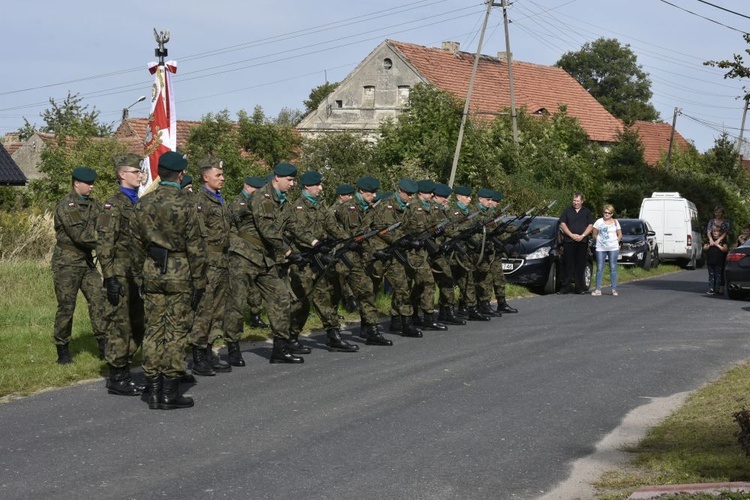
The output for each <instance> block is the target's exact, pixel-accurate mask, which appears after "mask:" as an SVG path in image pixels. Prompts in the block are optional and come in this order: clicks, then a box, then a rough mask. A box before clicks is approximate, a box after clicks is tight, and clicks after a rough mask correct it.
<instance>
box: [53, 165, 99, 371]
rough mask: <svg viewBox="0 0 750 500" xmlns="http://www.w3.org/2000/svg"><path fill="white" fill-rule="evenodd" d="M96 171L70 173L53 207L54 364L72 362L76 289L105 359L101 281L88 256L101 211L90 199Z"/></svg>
mask: <svg viewBox="0 0 750 500" xmlns="http://www.w3.org/2000/svg"><path fill="white" fill-rule="evenodd" d="M95 180H96V172H95V171H93V170H92V169H90V168H87V167H77V168H76V169H74V170H73V174H72V186H73V189H72V190H71V192H70V193H69V194H68V195H67V196H66V197H65V198H63V199H62V200H60V202H59V203H58V204H57V207H56V208H55V217H54V221H55V222H54V223H55V239H56V240H57V243H56V245H55V250H54V252H53V254H52V280H53V283H54V286H55V295H56V296H57V313H56V314H55V325H54V333H53V337H54V340H55V346H56V348H57V362H58V363H59V364H61V365H64V364H68V363H72V362H73V359H72V358H71V357H70V351H69V350H68V344H69V343H70V334H71V331H72V329H73V313H74V312H75V308H76V298H77V296H78V290H81V291H82V292H83V296H84V297H86V301H87V302H88V304H89V318H90V319H91V326H92V327H93V330H94V338H96V343H97V345H98V346H99V359H104V349H105V344H106V324H105V323H104V319H103V314H102V299H103V296H102V278H101V275H100V274H99V271H98V270H97V269H96V264H95V263H94V257H93V255H92V253H91V251H92V250H94V248H95V247H96V220H97V218H98V217H99V212H100V211H101V205H100V204H99V202H98V201H96V200H95V199H93V198H91V191H92V190H93V189H94V181H95Z"/></svg>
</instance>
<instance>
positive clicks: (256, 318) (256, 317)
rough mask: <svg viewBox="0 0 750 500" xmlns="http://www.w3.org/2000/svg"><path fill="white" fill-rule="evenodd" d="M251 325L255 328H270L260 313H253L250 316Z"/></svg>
mask: <svg viewBox="0 0 750 500" xmlns="http://www.w3.org/2000/svg"><path fill="white" fill-rule="evenodd" d="M250 326H252V327H253V328H268V324H267V323H266V322H265V321H263V319H262V318H261V317H260V314H253V315H252V316H250Z"/></svg>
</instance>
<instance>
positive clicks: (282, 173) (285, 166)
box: [273, 161, 297, 177]
mask: <svg viewBox="0 0 750 500" xmlns="http://www.w3.org/2000/svg"><path fill="white" fill-rule="evenodd" d="M273 175H278V176H279V177H294V176H295V175H297V167H295V166H294V165H292V164H291V163H287V162H285V161H283V162H281V163H279V164H278V165H276V166H275V167H273Z"/></svg>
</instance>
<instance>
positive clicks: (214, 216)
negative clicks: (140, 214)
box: [190, 155, 239, 376]
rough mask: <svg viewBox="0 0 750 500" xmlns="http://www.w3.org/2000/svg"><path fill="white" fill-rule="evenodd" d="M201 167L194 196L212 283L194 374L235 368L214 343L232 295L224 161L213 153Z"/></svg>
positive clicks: (196, 326) (196, 335)
mask: <svg viewBox="0 0 750 500" xmlns="http://www.w3.org/2000/svg"><path fill="white" fill-rule="evenodd" d="M198 168H200V172H201V174H200V175H201V182H202V188H199V189H198V190H197V192H195V193H194V194H193V196H194V197H195V200H196V203H197V210H198V217H199V219H200V221H201V230H202V232H203V233H204V236H205V239H206V249H207V250H208V269H207V273H206V279H207V281H208V286H207V287H206V294H205V296H204V297H203V300H202V301H201V304H200V306H199V307H198V310H197V311H196V314H195V322H194V323H193V327H192V329H191V330H190V345H191V346H192V348H193V369H192V371H193V374H194V375H202V376H213V375H216V373H217V372H219V373H226V372H230V371H232V367H231V366H230V365H229V364H228V363H226V362H224V361H222V360H221V359H220V358H219V356H218V355H216V354H214V352H213V344H214V342H215V341H216V340H217V339H220V338H221V337H223V336H224V313H225V310H226V303H227V300H228V298H229V225H230V224H229V210H228V209H227V207H226V204H225V202H224V198H223V197H222V195H221V188H222V187H223V186H224V162H223V161H222V160H220V159H219V158H216V157H214V156H210V155H209V156H207V157H206V158H204V159H202V160H201V161H200V162H198ZM237 341H239V339H234V338H228V342H237Z"/></svg>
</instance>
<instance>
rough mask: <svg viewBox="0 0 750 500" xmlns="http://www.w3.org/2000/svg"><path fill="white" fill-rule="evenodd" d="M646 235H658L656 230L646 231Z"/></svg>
mask: <svg viewBox="0 0 750 500" xmlns="http://www.w3.org/2000/svg"><path fill="white" fill-rule="evenodd" d="M646 236H656V231H649V232H647V233H646Z"/></svg>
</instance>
